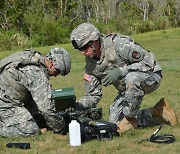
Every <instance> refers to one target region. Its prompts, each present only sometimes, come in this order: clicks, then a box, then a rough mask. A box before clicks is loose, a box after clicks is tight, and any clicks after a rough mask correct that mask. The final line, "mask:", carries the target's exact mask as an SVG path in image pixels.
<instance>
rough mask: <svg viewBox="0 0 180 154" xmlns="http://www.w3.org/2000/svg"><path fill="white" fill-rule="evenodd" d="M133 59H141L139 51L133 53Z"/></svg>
mask: <svg viewBox="0 0 180 154" xmlns="http://www.w3.org/2000/svg"><path fill="white" fill-rule="evenodd" d="M132 57H133V58H135V59H139V58H140V57H141V54H140V53H139V52H137V51H133V53H132Z"/></svg>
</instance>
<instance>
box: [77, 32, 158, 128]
mask: <svg viewBox="0 0 180 154" xmlns="http://www.w3.org/2000/svg"><path fill="white" fill-rule="evenodd" d="M85 60H86V67H85V74H86V75H85V77H84V82H85V84H84V87H85V96H84V97H82V98H80V100H78V101H77V108H79V109H82V108H89V107H94V106H96V105H97V103H98V102H99V100H100V99H101V97H102V88H101V80H102V79H103V78H104V77H105V76H106V75H107V72H108V71H109V70H112V69H113V68H117V67H119V68H120V69H121V71H122V74H123V78H122V79H120V80H118V81H116V82H115V83H113V85H114V87H115V88H116V89H117V90H118V91H119V93H118V96H117V97H116V98H115V100H114V102H113V104H112V105H111V106H110V109H109V113H110V115H109V121H110V122H113V123H118V121H119V120H121V119H122V118H123V117H124V116H127V117H136V118H137V117H140V116H138V114H139V113H142V112H141V110H140V104H141V102H142V99H143V96H144V95H145V94H148V93H151V92H153V91H154V90H156V89H157V88H158V86H159V85H160V82H161V79H162V76H161V68H160V65H159V64H158V62H156V61H155V58H154V55H153V53H151V52H149V51H147V50H145V49H144V48H143V47H142V46H140V45H139V44H138V43H136V42H135V41H134V40H133V39H131V38H130V37H128V36H123V35H119V34H110V35H106V36H103V37H102V38H101V58H100V60H98V61H97V60H96V59H91V58H89V57H85ZM143 113H145V114H144V116H143V118H144V119H139V118H137V120H138V124H139V125H149V124H150V121H151V117H152V115H151V113H150V112H148V111H144V112H143ZM142 121H143V123H142Z"/></svg>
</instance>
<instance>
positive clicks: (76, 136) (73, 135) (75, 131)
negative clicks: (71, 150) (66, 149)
mask: <svg viewBox="0 0 180 154" xmlns="http://www.w3.org/2000/svg"><path fill="white" fill-rule="evenodd" d="M69 140H70V145H71V146H79V145H81V131H80V124H79V123H78V122H77V120H72V121H71V123H70V124H69Z"/></svg>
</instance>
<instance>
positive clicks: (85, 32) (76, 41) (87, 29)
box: [70, 23, 100, 49]
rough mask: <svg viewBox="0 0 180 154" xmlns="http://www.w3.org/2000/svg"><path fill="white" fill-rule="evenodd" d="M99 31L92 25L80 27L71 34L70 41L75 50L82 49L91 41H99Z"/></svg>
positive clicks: (85, 24)
mask: <svg viewBox="0 0 180 154" xmlns="http://www.w3.org/2000/svg"><path fill="white" fill-rule="evenodd" d="M99 37H100V32H99V30H98V29H97V28H96V27H95V26H94V25H92V24H91V23H82V24H80V25H78V26H77V27H76V28H75V29H74V30H73V31H72V33H71V36H70V39H71V41H72V45H73V46H74V48H75V49H80V48H82V47H83V46H85V45H86V44H87V43H88V42H90V41H95V40H98V38H99Z"/></svg>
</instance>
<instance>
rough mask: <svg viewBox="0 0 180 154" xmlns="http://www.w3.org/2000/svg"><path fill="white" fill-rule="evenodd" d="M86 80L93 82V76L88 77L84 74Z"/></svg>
mask: <svg viewBox="0 0 180 154" xmlns="http://www.w3.org/2000/svg"><path fill="white" fill-rule="evenodd" d="M84 80H86V81H89V82H90V81H91V80H92V76H91V75H88V74H86V73H84Z"/></svg>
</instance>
